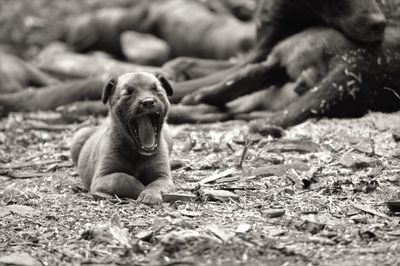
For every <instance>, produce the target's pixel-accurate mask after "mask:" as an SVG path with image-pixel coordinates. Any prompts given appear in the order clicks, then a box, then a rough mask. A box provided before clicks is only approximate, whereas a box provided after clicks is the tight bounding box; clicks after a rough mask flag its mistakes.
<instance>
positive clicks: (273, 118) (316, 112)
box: [250, 63, 361, 132]
mask: <svg viewBox="0 0 400 266" xmlns="http://www.w3.org/2000/svg"><path fill="white" fill-rule="evenodd" d="M355 67H356V66H355ZM346 73H347V74H346ZM348 73H357V69H356V68H355V69H352V66H350V65H348V64H346V63H339V64H338V65H337V66H336V67H335V68H334V69H333V70H332V71H331V72H330V73H329V74H328V76H327V77H326V78H324V79H323V80H322V81H321V82H320V83H319V84H318V86H316V87H315V88H314V89H311V90H309V91H308V92H306V93H305V94H304V95H303V96H301V97H300V98H298V99H297V100H295V101H294V102H292V103H291V104H290V105H289V106H288V107H287V108H285V109H283V110H281V111H278V112H273V113H271V114H270V115H269V117H268V118H266V119H263V120H260V121H254V122H252V123H251V125H250V128H251V130H252V131H253V132H260V131H262V128H263V127H264V126H265V125H271V124H272V125H277V126H281V127H289V126H293V125H297V124H300V123H302V122H304V121H305V120H307V119H308V118H310V117H315V116H323V115H325V114H326V113H328V112H330V111H332V110H333V109H335V108H337V104H339V103H343V102H344V101H345V100H346V99H352V98H355V97H357V94H358V93H359V91H360V89H361V84H360V80H359V79H358V78H357V77H356V75H349V74H348ZM356 107H357V108H358V106H354V108H356Z"/></svg>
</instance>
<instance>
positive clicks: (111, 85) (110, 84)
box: [101, 76, 118, 104]
mask: <svg viewBox="0 0 400 266" xmlns="http://www.w3.org/2000/svg"><path fill="white" fill-rule="evenodd" d="M117 82H118V77H117V76H113V77H111V78H110V79H109V80H108V81H107V83H106V85H104V88H103V94H102V95H101V100H102V101H103V103H104V104H106V103H107V102H108V99H109V98H110V96H111V95H112V94H113V93H114V91H115V87H116V86H117Z"/></svg>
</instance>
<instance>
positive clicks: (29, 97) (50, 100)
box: [0, 78, 104, 116]
mask: <svg viewBox="0 0 400 266" xmlns="http://www.w3.org/2000/svg"><path fill="white" fill-rule="evenodd" d="M103 84H104V81H103V79H102V78H90V79H85V80H78V81H69V82H65V83H62V84H56V85H52V86H48V87H44V88H42V89H39V90H35V89H27V90H23V91H19V92H17V93H10V94H2V95H0V116H5V115H7V114H8V113H9V112H18V111H33V110H54V109H55V108H56V107H58V106H61V105H65V104H69V103H73V102H75V101H82V100H100V99H101V92H102V87H103Z"/></svg>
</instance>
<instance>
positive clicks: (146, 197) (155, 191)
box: [138, 176, 174, 204]
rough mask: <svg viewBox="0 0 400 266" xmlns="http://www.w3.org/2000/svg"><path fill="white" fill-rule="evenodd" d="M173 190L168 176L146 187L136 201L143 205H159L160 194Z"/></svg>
mask: <svg viewBox="0 0 400 266" xmlns="http://www.w3.org/2000/svg"><path fill="white" fill-rule="evenodd" d="M173 188H174V184H173V182H172V180H171V178H170V177H169V176H164V177H159V178H157V179H156V180H154V181H153V182H151V183H150V184H148V185H147V186H146V188H145V189H144V190H143V192H142V193H141V194H140V195H139V197H138V201H140V202H142V203H145V204H160V203H161V202H162V196H161V195H162V193H164V192H167V191H170V190H172V189H173Z"/></svg>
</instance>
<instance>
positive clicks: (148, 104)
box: [142, 98, 156, 109]
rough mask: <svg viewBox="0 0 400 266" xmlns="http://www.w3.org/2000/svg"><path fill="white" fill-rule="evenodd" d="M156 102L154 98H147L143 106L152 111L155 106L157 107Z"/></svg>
mask: <svg viewBox="0 0 400 266" xmlns="http://www.w3.org/2000/svg"><path fill="white" fill-rule="evenodd" d="M155 103H156V102H155V101H154V99H152V98H147V99H144V100H143V101H142V106H143V107H144V108H145V109H150V108H152V107H153V106H154V105H155Z"/></svg>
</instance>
